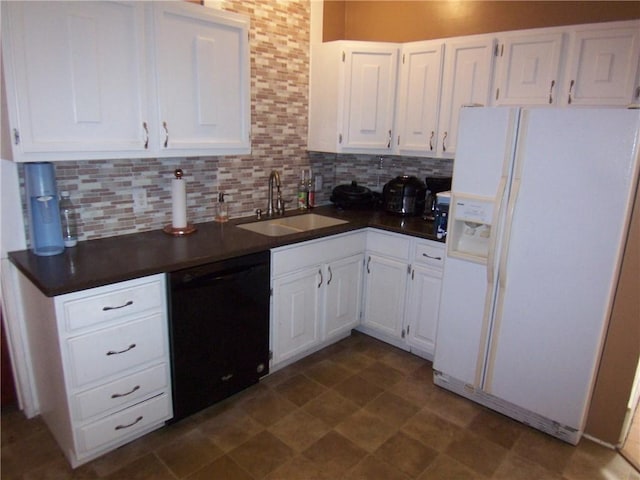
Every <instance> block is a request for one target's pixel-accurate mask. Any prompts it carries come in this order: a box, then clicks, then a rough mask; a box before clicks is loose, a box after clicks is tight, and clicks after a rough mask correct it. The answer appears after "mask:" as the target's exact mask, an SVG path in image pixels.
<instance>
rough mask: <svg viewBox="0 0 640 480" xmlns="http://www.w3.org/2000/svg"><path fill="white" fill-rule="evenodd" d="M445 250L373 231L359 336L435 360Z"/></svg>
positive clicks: (427, 243) (366, 257) (441, 246)
mask: <svg viewBox="0 0 640 480" xmlns="http://www.w3.org/2000/svg"><path fill="white" fill-rule="evenodd" d="M443 259H444V244H442V243H439V242H433V241H430V240H423V239H417V238H413V237H409V236H406V235H401V234H395V233H389V232H380V231H376V230H371V231H369V233H368V236H367V251H366V253H365V273H364V275H365V279H364V285H365V287H364V302H363V303H364V307H363V313H362V320H361V324H360V326H359V330H361V331H363V332H364V333H367V334H369V335H372V336H374V337H376V338H378V339H380V340H383V341H385V342H387V343H390V344H392V345H395V346H396V347H399V348H403V349H405V350H410V351H412V352H414V353H416V354H417V355H420V356H422V357H425V358H429V359H431V358H433V353H434V349H435V334H436V328H437V323H438V308H439V303H440V288H441V282H442V264H443Z"/></svg>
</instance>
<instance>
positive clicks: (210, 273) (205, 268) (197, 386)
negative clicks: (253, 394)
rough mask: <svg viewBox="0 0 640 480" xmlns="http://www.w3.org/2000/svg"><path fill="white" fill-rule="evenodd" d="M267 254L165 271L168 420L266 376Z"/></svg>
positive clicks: (200, 407)
mask: <svg viewBox="0 0 640 480" xmlns="http://www.w3.org/2000/svg"><path fill="white" fill-rule="evenodd" d="M269 262H270V253H269V252H268V251H267V252H260V253H256V254H251V255H245V256H242V257H236V258H232V259H229V260H224V261H220V262H215V263H209V264H205V265H201V266H197V267H193V268H187V269H184V270H178V271H175V272H171V273H170V274H169V276H170V289H171V292H170V319H169V325H170V328H169V330H170V331H169V339H170V345H171V364H172V365H171V377H172V382H173V385H172V387H173V419H172V421H176V420H180V419H181V418H184V417H186V416H189V415H191V414H193V413H195V412H197V411H199V410H202V409H204V408H206V407H208V406H210V405H212V404H214V403H216V402H218V401H220V400H222V399H224V398H226V397H229V396H231V395H233V394H234V393H236V392H239V391H240V390H242V389H244V388H246V387H248V386H250V385H252V384H254V383H256V382H258V380H259V379H260V377H262V376H264V375H266V374H267V373H269V296H270V285H269V282H270V275H269V272H270V269H269Z"/></svg>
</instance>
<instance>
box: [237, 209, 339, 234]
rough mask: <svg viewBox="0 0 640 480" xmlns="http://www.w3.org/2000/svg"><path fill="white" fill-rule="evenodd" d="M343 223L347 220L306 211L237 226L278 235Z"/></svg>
mask: <svg viewBox="0 0 640 480" xmlns="http://www.w3.org/2000/svg"><path fill="white" fill-rule="evenodd" d="M343 223H348V222H347V221H346V220H340V219H337V218H332V217H325V216H324V215H318V214H316V213H307V214H304V215H297V216H295V217H285V218H273V219H271V220H262V221H258V222H251V223H245V224H242V225H238V228H242V229H244V230H250V231H252V232H256V233H260V234H262V235H267V236H269V237H280V236H282V235H291V234H293V233H300V232H307V231H309V230H316V229H318V228H325V227H333V226H334V225H342V224H343Z"/></svg>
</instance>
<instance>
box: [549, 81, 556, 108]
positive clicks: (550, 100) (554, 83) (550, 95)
mask: <svg viewBox="0 0 640 480" xmlns="http://www.w3.org/2000/svg"><path fill="white" fill-rule="evenodd" d="M555 86H556V81H555V80H551V86H550V87H549V103H553V87H555Z"/></svg>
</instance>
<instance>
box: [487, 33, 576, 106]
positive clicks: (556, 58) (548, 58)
mask: <svg viewBox="0 0 640 480" xmlns="http://www.w3.org/2000/svg"><path fill="white" fill-rule="evenodd" d="M563 45H564V35H563V34H562V33H561V32H553V33H531V32H526V33H512V34H507V35H505V36H504V37H501V38H499V39H498V46H497V49H496V54H497V65H496V72H497V74H496V79H495V84H496V88H495V96H494V104H495V105H551V106H554V105H557V103H558V91H559V89H560V80H561V78H560V75H561V67H562V65H561V63H560V61H561V58H562V53H563Z"/></svg>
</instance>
